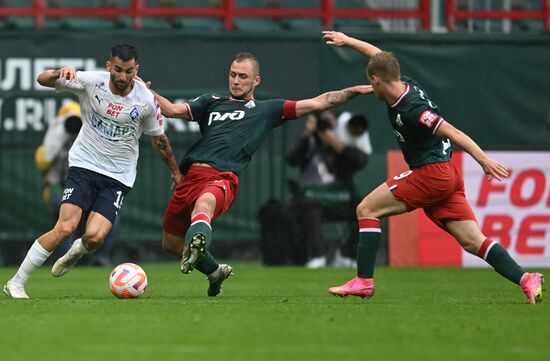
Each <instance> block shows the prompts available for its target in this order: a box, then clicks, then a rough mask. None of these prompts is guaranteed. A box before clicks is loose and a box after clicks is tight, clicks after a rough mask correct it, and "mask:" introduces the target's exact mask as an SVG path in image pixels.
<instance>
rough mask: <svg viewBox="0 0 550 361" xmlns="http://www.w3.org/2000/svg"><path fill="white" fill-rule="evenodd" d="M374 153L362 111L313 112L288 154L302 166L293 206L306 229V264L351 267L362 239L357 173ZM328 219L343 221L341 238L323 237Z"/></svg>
mask: <svg viewBox="0 0 550 361" xmlns="http://www.w3.org/2000/svg"><path fill="white" fill-rule="evenodd" d="M371 153H372V147H371V144H370V140H369V135H368V121H367V119H366V118H365V117H364V116H363V115H353V116H352V114H351V113H349V112H345V113H343V114H342V115H340V117H338V118H336V117H335V115H334V114H333V113H332V112H324V113H322V114H320V115H317V116H315V115H310V116H309V117H308V119H307V120H306V124H305V130H304V135H303V136H302V137H301V138H300V139H299V140H298V142H297V143H296V145H295V146H294V147H293V149H291V151H290V152H289V153H288V154H287V156H286V160H287V162H288V164H290V165H291V166H297V167H299V168H300V177H299V180H298V182H295V183H291V189H292V191H293V193H294V197H293V201H292V203H293V208H294V209H296V213H297V219H298V220H299V222H300V223H301V235H302V239H303V242H304V245H305V249H306V253H307V257H308V259H309V261H308V262H307V264H306V266H307V267H309V268H319V267H324V266H327V265H333V266H340V267H343V266H344V267H345V266H348V267H352V266H353V265H354V264H355V263H354V261H353V259H352V257H353V256H354V252H355V248H356V243H357V225H356V219H355V218H356V217H355V207H356V205H357V201H358V199H357V197H356V195H355V190H354V181H353V180H354V175H355V174H356V173H357V172H358V171H359V170H360V169H362V168H363V167H364V166H365V165H366V163H367V160H368V155H369V154H371ZM325 222H343V223H344V224H345V225H346V228H347V229H346V231H345V233H346V234H345V235H341V236H340V238H341V239H339V240H334V239H326V237H323V234H322V233H323V232H322V225H323V224H324V223H325Z"/></svg>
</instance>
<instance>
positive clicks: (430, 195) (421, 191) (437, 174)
mask: <svg viewBox="0 0 550 361" xmlns="http://www.w3.org/2000/svg"><path fill="white" fill-rule="evenodd" d="M386 184H387V185H388V187H389V188H390V191H392V193H393V196H394V197H395V198H396V199H398V200H400V201H402V202H403V203H405V204H406V205H407V208H408V211H409V212H410V211H412V210H414V209H416V208H423V209H424V213H426V215H427V216H428V217H429V218H430V219H431V220H432V221H433V222H434V223H435V224H437V225H438V226H439V227H441V228H443V229H445V227H444V225H443V222H442V221H443V220H445V219H454V220H473V221H475V220H476V216H475V214H474V212H473V211H472V208H471V207H470V204H469V203H468V201H467V200H466V195H465V194H464V179H463V177H462V172H461V171H460V170H459V169H458V168H457V167H456V166H455V165H454V164H452V163H451V162H443V163H432V164H426V165H423V166H421V167H419V168H415V169H413V170H410V171H408V172H405V173H402V174H400V175H398V176H395V177H393V178H390V179H388V180H387V181H386Z"/></svg>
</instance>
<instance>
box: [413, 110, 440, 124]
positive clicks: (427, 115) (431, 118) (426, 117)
mask: <svg viewBox="0 0 550 361" xmlns="http://www.w3.org/2000/svg"><path fill="white" fill-rule="evenodd" d="M438 118H439V115H438V114H436V113H432V112H431V111H429V110H425V111H424V112H423V113H422V114H420V117H419V118H418V121H419V122H420V123H422V124H424V125H425V126H426V127H428V128H431V127H433V125H434V124H435V122H436V120H437V119H438Z"/></svg>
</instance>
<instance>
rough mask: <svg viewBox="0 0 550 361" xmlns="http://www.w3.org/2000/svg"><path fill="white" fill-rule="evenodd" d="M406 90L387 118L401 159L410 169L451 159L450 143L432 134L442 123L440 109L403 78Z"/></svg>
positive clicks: (392, 106)
mask: <svg viewBox="0 0 550 361" xmlns="http://www.w3.org/2000/svg"><path fill="white" fill-rule="evenodd" d="M401 80H402V81H403V82H404V83H405V84H406V85H407V89H406V90H405V92H404V93H403V95H401V97H400V98H399V99H398V100H397V102H395V104H392V105H388V115H389V118H390V123H391V126H392V128H393V132H394V134H395V137H396V138H397V141H398V144H399V147H400V148H401V151H402V152H403V156H404V157H405V160H406V161H407V163H408V165H409V167H410V168H411V169H413V168H417V167H420V166H422V165H424V164H429V163H438V162H446V161H448V160H450V159H451V153H452V150H451V141H450V140H449V139H447V138H441V137H438V136H437V135H435V132H436V131H437V129H438V128H439V126H440V125H441V123H442V122H443V121H444V119H443V117H442V116H441V115H440V114H439V108H438V106H437V105H435V104H434V103H433V102H431V101H430V100H429V99H428V95H427V94H426V92H424V90H422V88H421V87H420V85H419V84H418V83H417V82H416V81H414V80H413V79H411V78H409V77H406V76H402V77H401Z"/></svg>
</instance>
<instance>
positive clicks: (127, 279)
mask: <svg viewBox="0 0 550 361" xmlns="http://www.w3.org/2000/svg"><path fill="white" fill-rule="evenodd" d="M109 286H110V287H111V292H112V293H113V295H115V296H116V297H117V298H136V297H139V296H141V295H142V294H143V293H144V292H145V289H146V288H147V275H146V274H145V272H144V271H143V269H142V268H141V267H140V266H138V265H137V264H133V263H123V264H120V265H118V266H116V267H115V269H113V271H112V272H111V276H110V277H109Z"/></svg>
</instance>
